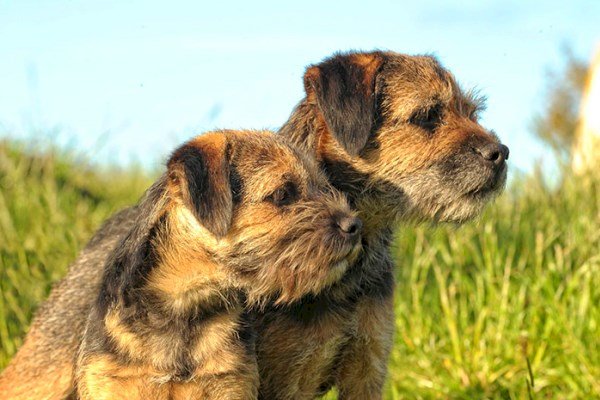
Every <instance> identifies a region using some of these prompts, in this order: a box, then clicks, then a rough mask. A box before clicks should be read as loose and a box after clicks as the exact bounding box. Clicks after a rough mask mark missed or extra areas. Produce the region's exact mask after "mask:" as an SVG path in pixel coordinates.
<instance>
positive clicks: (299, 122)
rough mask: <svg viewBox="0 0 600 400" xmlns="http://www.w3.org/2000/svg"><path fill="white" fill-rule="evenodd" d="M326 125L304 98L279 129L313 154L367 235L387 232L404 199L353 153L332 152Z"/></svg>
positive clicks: (312, 103) (314, 106) (312, 102)
mask: <svg viewBox="0 0 600 400" xmlns="http://www.w3.org/2000/svg"><path fill="white" fill-rule="evenodd" d="M326 131H327V126H326V123H325V121H324V119H323V118H322V117H321V116H320V114H319V113H318V111H317V107H316V104H314V101H311V100H310V99H307V98H304V99H303V100H302V101H301V102H300V103H299V104H298V105H297V106H296V108H295V109H294V112H293V113H292V115H291V116H290V118H289V119H288V120H287V122H286V123H285V124H284V125H283V126H282V127H281V129H280V130H279V134H280V135H283V136H285V137H286V138H287V139H289V140H290V141H291V142H292V143H293V144H295V145H296V146H299V147H300V148H301V149H303V150H304V151H306V152H308V153H309V154H314V155H315V157H316V159H317V161H318V162H319V163H320V165H321V168H322V169H323V171H324V172H325V174H326V175H327V178H328V179H329V182H330V183H331V184H332V185H333V186H334V187H335V188H336V189H338V190H340V191H342V192H343V193H345V194H346V195H347V196H348V199H349V201H350V203H351V205H352V207H353V208H354V209H356V210H357V211H358V212H359V215H360V217H361V218H362V219H363V222H364V235H367V236H380V235H381V234H382V232H385V233H386V235H387V232H389V230H390V229H391V228H392V227H393V226H394V223H395V222H396V221H397V219H399V217H400V216H399V215H398V210H399V209H402V208H403V207H398V203H401V202H402V201H403V199H402V196H401V195H399V194H398V189H397V188H392V187H389V186H391V184H389V183H385V182H378V181H377V180H376V179H373V177H371V176H369V175H368V174H365V173H363V172H361V171H358V170H357V169H356V168H355V167H354V165H353V164H352V159H351V157H350V156H346V157H344V156H342V155H341V149H339V151H334V152H330V151H327V149H326V147H324V146H323V140H320V138H323V137H324V136H323V135H329V134H328V133H326Z"/></svg>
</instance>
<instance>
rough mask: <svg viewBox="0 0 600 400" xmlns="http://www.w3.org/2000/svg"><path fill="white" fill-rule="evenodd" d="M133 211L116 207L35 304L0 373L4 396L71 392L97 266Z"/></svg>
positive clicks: (96, 282)
mask: <svg viewBox="0 0 600 400" xmlns="http://www.w3.org/2000/svg"><path fill="white" fill-rule="evenodd" d="M136 212H137V209H136V208H134V207H132V208H128V209H125V210H123V211H120V212H119V213H117V214H116V215H114V216H113V217H112V218H111V219H109V220H108V221H107V222H106V223H105V224H104V225H103V226H102V227H101V228H100V229H99V230H98V231H97V232H96V234H95V235H94V236H93V237H92V239H91V240H90V242H89V243H88V245H87V246H86V247H85V248H84V249H83V251H82V252H81V253H80V254H79V257H78V258H77V259H76V260H75V262H74V263H73V264H71V265H70V267H69V272H68V274H67V275H66V276H65V277H64V278H63V279H62V280H61V281H60V282H58V283H57V284H56V285H55V286H54V288H53V289H52V292H51V294H50V297H49V298H48V300H46V301H45V302H44V303H43V304H42V305H41V306H40V308H39V310H38V311H37V313H36V316H35V318H34V319H33V322H32V324H31V327H30V329H29V333H28V334H27V337H26V339H25V343H24V344H23V346H21V348H20V349H19V351H18V352H17V354H16V355H15V357H14V358H13V359H12V361H11V362H10V364H9V365H8V366H7V367H6V369H5V370H4V371H3V372H2V374H0V393H2V397H3V398H6V399H27V400H31V399H47V400H51V399H64V398H65V396H66V395H67V394H68V393H69V392H70V391H71V390H72V386H73V385H72V382H71V380H72V370H73V360H74V358H75V355H76V354H75V353H76V351H77V345H78V341H79V339H80V338H81V335H82V333H83V330H84V326H85V318H84V316H85V315H87V314H88V311H89V308H90V306H91V303H92V301H93V299H94V294H95V293H97V287H98V285H99V284H100V278H101V277H102V271H103V265H104V262H105V260H106V257H107V256H108V255H109V254H110V252H111V250H112V249H113V248H114V246H115V245H116V243H118V242H119V240H120V239H121V238H122V236H123V235H124V234H125V233H126V232H128V231H129V229H130V228H131V224H132V222H133V221H134V219H135V218H134V216H135V214H136Z"/></svg>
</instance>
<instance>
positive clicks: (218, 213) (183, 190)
mask: <svg viewBox="0 0 600 400" xmlns="http://www.w3.org/2000/svg"><path fill="white" fill-rule="evenodd" d="M230 149H231V145H230V144H229V143H228V141H227V138H226V136H225V135H224V134H222V133H209V134H205V135H202V136H199V137H197V138H196V139H193V140H191V141H190V142H188V143H186V144H184V145H183V146H181V147H180V148H178V149H177V150H175V152H174V153H173V155H172V156H171V158H170V159H169V161H168V163H167V169H168V179H169V186H170V187H171V188H172V189H173V191H174V192H175V193H176V195H179V196H181V198H182V200H183V202H184V204H185V205H186V206H187V207H189V208H190V209H191V210H192V211H193V213H194V215H195V216H196V218H197V219H198V222H200V224H201V225H202V226H204V227H205V228H206V229H208V230H209V231H210V232H211V233H212V234H213V235H215V236H216V237H223V236H225V235H226V234H227V232H228V231H229V227H230V226H231V219H232V216H233V193H232V190H231V184H230V179H229V176H230V169H231V168H230V165H229V158H230V157H229V153H230Z"/></svg>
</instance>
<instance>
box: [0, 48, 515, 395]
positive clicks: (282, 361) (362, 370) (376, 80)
mask: <svg viewBox="0 0 600 400" xmlns="http://www.w3.org/2000/svg"><path fill="white" fill-rule="evenodd" d="M304 87H305V91H306V96H305V98H304V99H303V100H302V101H301V102H300V103H299V104H298V106H297V107H296V109H295V110H294V112H293V113H292V115H291V116H290V118H289V120H288V121H287V122H286V123H285V125H284V126H283V127H282V128H281V130H280V135H281V136H283V137H285V138H286V139H288V140H290V141H292V142H294V143H296V144H297V145H298V146H299V147H301V148H302V149H303V150H304V151H305V152H306V153H307V154H309V155H311V156H312V157H313V158H314V159H315V160H317V162H318V163H319V165H320V167H321V169H322V170H323V171H324V172H325V173H326V175H327V176H328V178H329V180H330V182H331V183H332V184H333V185H334V186H335V187H337V188H338V189H340V190H341V191H342V192H344V193H346V194H347V195H348V197H349V199H350V202H351V205H352V206H353V207H354V208H355V209H356V210H357V211H358V212H359V216H360V217H361V219H362V220H363V224H364V225H363V239H362V242H363V251H362V255H361V257H360V258H359V259H358V260H357V261H356V262H355V263H353V265H351V266H349V267H348V271H347V272H346V274H345V275H344V277H342V278H341V280H340V282H339V283H337V284H336V285H332V286H331V288H329V289H328V290H326V291H324V292H322V293H321V294H320V295H318V296H306V297H305V298H303V299H302V300H301V301H297V302H294V303H291V304H287V305H284V306H282V305H275V304H270V305H269V306H268V307H267V308H266V310H265V311H264V312H263V313H259V315H257V316H256V319H257V321H256V330H257V332H258V336H257V354H258V362H259V371H260V373H261V386H260V396H261V397H262V398H263V399H278V398H280V399H286V398H287V399H291V398H295V399H310V398H315V397H317V396H318V395H320V394H322V393H325V392H326V391H327V390H328V389H329V388H330V387H331V386H333V385H336V386H337V388H338V391H339V393H340V398H343V399H377V398H381V391H382V387H383V384H384V381H385V377H386V371H387V359H388V354H389V351H390V346H391V344H392V340H393V331H394V323H393V320H394V313H393V304H392V298H393V288H394V283H393V282H394V276H393V273H392V270H393V263H392V260H391V257H390V253H389V246H390V242H391V234H392V230H393V227H394V226H395V225H396V224H398V223H402V222H405V221H409V220H412V221H417V222H420V221H433V222H452V223H462V222H465V221H468V220H470V219H472V218H474V217H476V216H477V215H478V214H479V213H480V212H481V210H482V209H483V207H484V206H485V205H486V204H488V203H489V202H490V201H491V200H492V199H493V198H494V197H495V196H497V195H498V194H499V193H500V192H501V191H502V189H503V187H504V184H505V181H506V173H507V164H506V159H508V155H509V153H508V148H507V147H506V146H504V145H502V144H500V142H499V140H498V138H497V137H496V135H495V134H494V133H493V132H491V131H488V130H487V129H485V128H483V127H482V126H481V125H480V124H479V123H478V114H479V112H480V111H481V110H482V109H483V104H484V102H483V99H482V98H478V97H477V96H475V95H474V94H473V93H469V92H466V93H465V92H464V91H463V90H461V88H460V87H459V85H458V84H457V83H456V81H455V79H454V78H453V76H452V75H451V73H450V72H449V71H447V70H446V69H444V68H443V67H442V65H441V64H440V63H439V62H438V61H437V60H436V59H435V58H434V57H431V56H409V55H404V54H398V53H394V52H380V51H374V52H350V53H345V54H338V55H335V56H333V57H331V58H328V59H326V60H324V61H323V62H321V63H319V64H316V65H313V66H311V67H309V68H308V69H307V70H306V73H305V75H304ZM138 212H139V211H138V210H137V209H136V208H134V209H130V210H127V211H123V212H122V213H121V214H118V215H117V217H115V220H114V222H113V221H112V220H111V221H108V222H107V224H106V225H105V226H104V227H103V228H101V229H100V231H99V232H98V233H97V234H96V237H95V238H93V239H92V241H91V242H90V245H89V246H88V247H87V248H86V249H85V250H84V252H83V256H82V257H83V258H85V259H87V261H88V262H87V263H82V262H80V260H77V261H76V262H75V263H74V264H73V265H72V266H71V267H70V269H69V272H68V274H67V276H66V277H65V279H64V280H63V281H62V283H59V284H58V286H57V288H56V289H55V290H54V291H53V293H52V294H51V296H50V299H49V301H48V302H47V303H46V304H45V305H44V306H42V307H41V309H40V311H39V312H38V313H37V317H36V318H35V319H34V322H33V324H32V327H31V329H30V332H29V334H28V335H27V337H26V339H25V343H24V345H23V346H22V348H21V349H20V350H19V352H18V353H17V355H16V357H15V358H14V359H13V361H12V362H11V364H10V365H9V366H8V367H7V369H6V370H5V372H4V373H3V374H2V375H0V388H2V389H3V390H4V389H5V388H6V390H11V386H10V384H9V382H17V383H18V384H17V385H16V387H22V388H23V389H22V390H21V391H22V392H24V391H25V390H27V391H29V393H33V392H34V391H35V392H36V394H37V393H39V394H40V395H39V396H37V397H33V396H32V397H19V394H18V393H17V394H16V395H14V396H13V397H12V398H53V399H54V398H61V397H60V396H61V395H62V394H63V393H66V392H68V390H69V388H70V386H72V383H71V381H70V373H71V371H72V364H73V361H72V360H73V358H74V354H75V351H76V348H77V346H76V344H74V343H75V342H76V338H77V337H78V336H81V332H82V330H83V326H82V325H83V323H84V322H83V321H84V319H85V318H84V317H83V316H82V315H81V314H80V313H70V311H69V308H68V307H66V306H67V305H68V303H69V296H70V295H71V293H73V292H75V293H77V295H78V297H79V298H80V299H81V301H83V302H84V304H83V305H80V306H79V307H82V308H85V307H87V308H89V307H90V304H91V302H92V293H93V292H92V290H91V289H90V288H89V286H92V287H94V285H96V286H97V285H98V281H99V279H100V278H99V275H100V273H99V272H98V266H99V265H101V264H102V263H103V262H104V260H105V259H106V257H107V252H106V251H105V250H104V248H105V247H103V246H106V247H110V246H111V244H112V243H114V236H119V235H122V229H121V226H125V225H128V224H130V223H131V222H130V221H131V220H132V219H133V218H134V217H133V216H134V215H136V214H137V213H138ZM104 232H113V233H114V235H111V234H106V235H105V234H104ZM80 277H86V283H85V284H84V283H83V282H82V280H81V279H80ZM71 327H72V328H71ZM18 371H19V372H18ZM40 381H41V382H44V384H43V385H40V384H39V383H38V382H40ZM12 387H13V388H14V387H15V386H12ZM45 388H47V389H45ZM12 390H13V393H14V389H12ZM9 398H11V397H9Z"/></svg>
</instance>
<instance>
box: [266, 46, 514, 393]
mask: <svg viewBox="0 0 600 400" xmlns="http://www.w3.org/2000/svg"><path fill="white" fill-rule="evenodd" d="M304 86H305V90H306V97H305V99H303V100H302V101H301V102H300V104H299V105H298V106H297V108H296V110H295V111H294V113H293V114H292V116H291V117H290V119H289V120H288V122H287V123H286V124H285V126H284V127H283V128H282V129H281V131H280V133H281V135H283V136H285V137H287V138H289V139H290V140H292V141H293V142H295V143H297V144H299V145H300V146H301V147H303V148H304V149H305V150H307V151H308V152H309V153H310V154H313V155H314V156H315V157H316V159H317V160H318V162H319V163H320V165H321V167H322V169H323V170H324V171H325V173H326V175H327V176H328V177H329V180H330V182H331V183H332V184H333V186H335V187H337V188H338V189H340V190H342V191H344V192H345V193H346V194H347V195H348V196H349V198H350V200H351V203H352V205H353V207H354V208H355V209H356V210H358V211H359V215H360V216H361V218H362V219H363V221H364V224H365V226H364V232H363V248H364V252H363V257H362V258H361V259H360V260H358V261H357V262H356V263H355V264H353V265H352V266H350V268H349V269H348V272H347V273H346V275H345V276H344V277H343V278H342V280H341V281H340V282H339V283H337V284H335V285H333V286H332V287H331V288H330V289H328V290H326V291H324V292H323V293H321V294H319V295H316V296H306V297H305V298H304V299H302V300H301V301H299V302H296V303H295V304H292V305H281V306H273V307H271V308H270V309H269V310H267V311H266V312H265V313H264V314H262V315H260V316H259V322H258V325H257V326H258V328H259V335H258V342H257V351H258V355H259V367H260V374H261V389H260V391H261V396H262V398H263V399H265V400H266V399H313V398H315V397H316V396H317V395H318V394H320V393H324V392H326V391H327V390H329V388H330V387H331V386H333V385H335V386H337V389H338V391H339V394H340V398H341V399H369V400H370V399H379V398H381V396H382V389H383V384H384V381H385V377H386V370H387V360H388V355H389V352H390V347H391V345H392V338H393V331H394V310H393V288H394V275H393V272H392V270H393V263H392V260H391V257H390V252H389V245H390V241H391V239H392V228H393V226H394V225H395V224H396V223H397V222H399V221H403V220H407V219H413V220H419V221H424V220H429V221H451V222H463V221H466V220H468V219H470V218H473V217H474V216H476V215H478V214H479V213H480V211H481V210H482V208H483V207H484V205H485V204H486V203H487V202H488V201H489V200H490V199H492V198H493V197H494V196H495V195H496V194H498V193H499V191H500V190H501V189H502V188H503V186H504V183H505V180H506V172H507V167H506V163H505V160H506V158H507V157H508V148H507V147H506V146H504V145H502V144H500V143H499V141H498V139H497V138H496V136H495V135H494V134H493V133H491V132H490V131H488V130H486V129H484V128H482V127H481V126H480V125H479V124H478V122H477V118H478V112H479V110H480V109H481V106H482V104H481V101H480V100H479V99H477V98H475V97H474V96H472V95H470V94H469V93H464V92H463V91H462V90H461V89H460V87H459V86H458V84H457V83H456V81H455V80H454V78H453V76H452V75H451V74H450V73H449V72H448V71H446V70H445V69H444V68H442V66H441V65H440V64H439V63H438V62H437V60H435V59H434V58H432V57H427V56H425V57H410V56H405V55H401V54H396V53H389V52H388V53H384V52H372V53H349V54H343V55H337V56H334V57H332V58H330V59H327V60H325V61H324V62H322V63H320V64H317V65H314V66H312V67H310V68H308V69H307V71H306V74H305V76H304ZM290 366H291V367H290ZM284 370H285V371H286V372H285V373H281V371H284Z"/></svg>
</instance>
